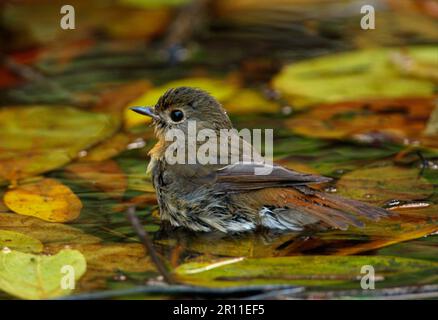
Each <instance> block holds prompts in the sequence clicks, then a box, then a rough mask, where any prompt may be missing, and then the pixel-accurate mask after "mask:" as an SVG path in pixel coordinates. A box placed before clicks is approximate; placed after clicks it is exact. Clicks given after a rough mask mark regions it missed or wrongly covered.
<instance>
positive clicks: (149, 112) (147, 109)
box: [130, 107, 159, 119]
mask: <svg viewBox="0 0 438 320" xmlns="http://www.w3.org/2000/svg"><path fill="white" fill-rule="evenodd" d="M130 109H131V110H132V111H134V112H137V113H139V114H142V115H144V116H148V117H151V118H153V119H158V118H159V116H158V115H157V114H156V113H155V112H154V109H152V108H150V107H131V108H130Z"/></svg>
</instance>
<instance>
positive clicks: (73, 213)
mask: <svg viewBox="0 0 438 320" xmlns="http://www.w3.org/2000/svg"><path fill="white" fill-rule="evenodd" d="M4 201H5V204H6V205H7V206H8V207H9V209H11V210H12V211H14V212H16V213H19V214H23V215H27V216H34V217H37V218H40V219H42V220H45V221H50V222H67V221H71V220H74V219H76V218H77V217H78V216H79V214H80V212H81V209H82V203H81V200H79V198H78V197H77V196H76V195H75V194H74V193H73V192H72V191H71V190H70V188H69V187H67V186H65V185H63V184H62V183H60V182H58V181H57V180H54V179H42V180H40V181H37V182H34V183H29V184H24V185H20V186H18V187H16V188H14V189H12V190H9V191H7V192H6V193H5V196H4Z"/></svg>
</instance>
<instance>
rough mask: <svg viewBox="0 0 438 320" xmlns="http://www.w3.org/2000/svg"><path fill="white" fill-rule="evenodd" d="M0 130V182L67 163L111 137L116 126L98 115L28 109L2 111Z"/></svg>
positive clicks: (47, 108) (66, 109) (64, 109)
mask: <svg viewBox="0 0 438 320" xmlns="http://www.w3.org/2000/svg"><path fill="white" fill-rule="evenodd" d="M0 127H1V128H2V130H1V132H0V150H1V153H0V181H1V180H10V181H15V180H18V179H22V178H24V177H29V176H34V175H38V174H41V173H44V172H47V171H50V170H53V169H56V168H58V167H60V166H62V165H65V164H67V163H69V162H70V161H71V160H73V159H74V158H76V157H77V156H78V153H79V152H80V151H82V150H85V149H87V148H89V147H91V146H93V145H94V144H95V143H97V142H99V141H101V140H103V139H106V138H108V137H109V136H111V135H112V134H113V133H114V131H115V129H116V128H117V124H116V122H115V121H113V119H112V118H111V117H110V116H109V115H105V114H101V113H90V112H85V111H82V110H78V109H75V108H72V107H67V106H56V107H50V106H31V107H5V108H2V109H1V110H0Z"/></svg>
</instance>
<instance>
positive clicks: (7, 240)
mask: <svg viewBox="0 0 438 320" xmlns="http://www.w3.org/2000/svg"><path fill="white" fill-rule="evenodd" d="M3 248H8V249H12V250H18V251H22V252H31V253H38V252H41V251H43V244H42V243H41V241H39V240H38V239H35V238H33V237H31V236H28V235H26V234H23V233H20V232H15V231H9V230H0V249H3Z"/></svg>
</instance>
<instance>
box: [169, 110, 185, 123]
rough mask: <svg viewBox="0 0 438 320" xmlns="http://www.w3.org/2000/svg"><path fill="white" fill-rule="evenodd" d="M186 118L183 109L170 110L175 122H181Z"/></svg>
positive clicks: (171, 117)
mask: <svg viewBox="0 0 438 320" xmlns="http://www.w3.org/2000/svg"><path fill="white" fill-rule="evenodd" d="M183 118H184V113H183V112H182V111H181V110H172V112H170V119H172V121H173V122H180V121H181V120H182V119H183Z"/></svg>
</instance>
